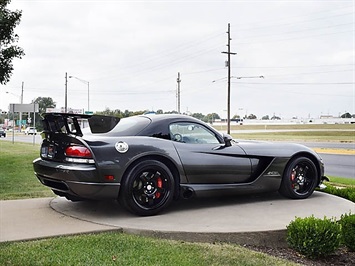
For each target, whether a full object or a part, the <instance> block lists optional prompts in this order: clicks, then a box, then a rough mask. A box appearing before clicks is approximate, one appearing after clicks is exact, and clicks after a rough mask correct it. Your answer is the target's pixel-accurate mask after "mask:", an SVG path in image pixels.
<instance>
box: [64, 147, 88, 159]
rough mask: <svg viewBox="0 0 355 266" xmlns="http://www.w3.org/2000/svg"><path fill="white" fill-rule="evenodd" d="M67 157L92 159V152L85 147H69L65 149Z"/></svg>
mask: <svg viewBox="0 0 355 266" xmlns="http://www.w3.org/2000/svg"><path fill="white" fill-rule="evenodd" d="M65 155H66V156H70V157H84V158H92V155H91V152H90V150H89V149H88V148H86V147H84V146H69V147H67V148H66V149H65Z"/></svg>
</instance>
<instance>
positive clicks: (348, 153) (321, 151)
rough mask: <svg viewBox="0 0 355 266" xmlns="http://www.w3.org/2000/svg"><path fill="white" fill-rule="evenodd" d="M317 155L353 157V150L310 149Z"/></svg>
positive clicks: (354, 153) (354, 152) (354, 151)
mask: <svg viewBox="0 0 355 266" xmlns="http://www.w3.org/2000/svg"><path fill="white" fill-rule="evenodd" d="M312 149H313V150H314V151H315V152H317V153H328V154H341V155H355V150H352V149H332V148H312Z"/></svg>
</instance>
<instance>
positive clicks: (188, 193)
mask: <svg viewBox="0 0 355 266" xmlns="http://www.w3.org/2000/svg"><path fill="white" fill-rule="evenodd" d="M181 195H182V198H183V199H190V198H192V197H193V196H194V195H195V191H194V190H193V189H192V188H190V187H184V188H182V191H181Z"/></svg>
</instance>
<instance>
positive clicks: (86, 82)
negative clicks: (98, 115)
mask: <svg viewBox="0 0 355 266" xmlns="http://www.w3.org/2000/svg"><path fill="white" fill-rule="evenodd" d="M69 78H74V79H77V80H79V81H81V82H82V83H85V84H87V85H88V109H87V111H90V83H89V81H86V80H83V79H81V78H78V77H75V76H69Z"/></svg>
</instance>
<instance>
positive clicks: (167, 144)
mask: <svg viewBox="0 0 355 266" xmlns="http://www.w3.org/2000/svg"><path fill="white" fill-rule="evenodd" d="M87 124H89V125H90V127H85V125H87ZM43 125H44V131H43V132H42V137H43V142H42V146H41V152H40V155H41V157H40V158H38V159H36V160H35V161H34V162H33V165H34V171H35V174H36V175H37V177H38V179H39V180H40V181H41V182H42V184H43V185H45V186H48V187H50V188H51V189H52V190H53V191H54V193H55V194H57V195H59V196H64V197H66V198H68V199H70V200H73V201H75V200H85V199H95V200H97V199H100V200H102V199H118V200H119V202H120V203H121V204H122V205H123V206H124V207H125V208H126V209H128V210H129V211H131V212H133V213H136V214H138V215H154V214H157V213H158V212H160V211H161V210H163V209H165V208H166V207H168V205H169V204H170V203H171V202H172V200H173V199H178V198H190V197H192V196H195V195H196V196H198V195H202V194H206V193H209V194H210V192H212V191H218V192H222V193H227V192H232V193H256V192H265V191H279V192H280V193H281V194H282V195H284V196H286V197H289V198H294V199H304V198H307V197H309V196H310V195H311V194H312V193H313V191H314V189H315V188H316V187H317V186H319V185H320V184H321V183H322V181H323V179H325V178H326V177H324V176H323V174H324V166H323V163H322V159H321V158H320V156H319V155H318V154H317V153H315V152H314V151H312V150H311V149H309V148H307V147H305V146H302V145H298V144H284V143H269V142H256V141H234V140H232V138H231V137H230V136H229V135H226V134H221V133H219V132H218V131H216V130H215V129H213V128H212V127H210V126H209V125H207V124H205V123H203V122H202V121H200V120H198V119H195V118H193V117H190V116H185V115H141V116H133V117H129V118H123V119H119V118H115V117H108V116H96V115H93V116H91V115H74V114H60V113H48V114H45V115H44V119H43Z"/></svg>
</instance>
